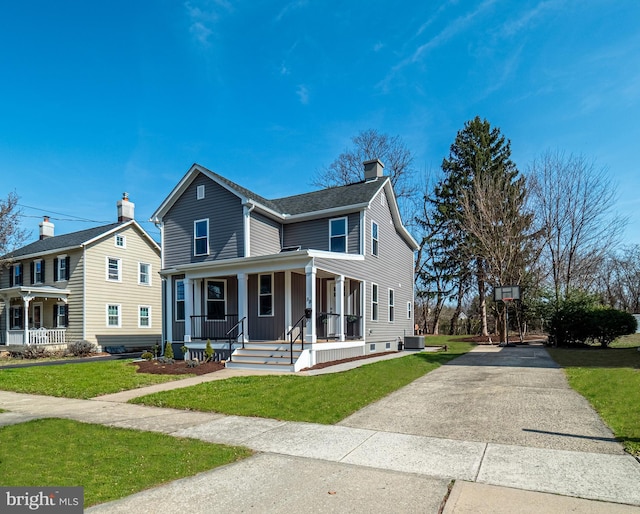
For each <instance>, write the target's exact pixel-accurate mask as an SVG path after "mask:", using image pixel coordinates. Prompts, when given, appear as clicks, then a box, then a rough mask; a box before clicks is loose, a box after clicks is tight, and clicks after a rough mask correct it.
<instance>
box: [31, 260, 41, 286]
mask: <svg viewBox="0 0 640 514" xmlns="http://www.w3.org/2000/svg"><path fill="white" fill-rule="evenodd" d="M32 275H33V276H32V281H31V282H32V283H33V284H42V283H43V282H44V261H43V260H42V259H39V260H37V261H33V273H32Z"/></svg>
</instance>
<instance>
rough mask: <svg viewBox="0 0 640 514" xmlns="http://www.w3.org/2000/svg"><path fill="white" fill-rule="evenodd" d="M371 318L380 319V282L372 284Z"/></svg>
mask: <svg viewBox="0 0 640 514" xmlns="http://www.w3.org/2000/svg"><path fill="white" fill-rule="evenodd" d="M371 319H372V320H373V321H378V284H371Z"/></svg>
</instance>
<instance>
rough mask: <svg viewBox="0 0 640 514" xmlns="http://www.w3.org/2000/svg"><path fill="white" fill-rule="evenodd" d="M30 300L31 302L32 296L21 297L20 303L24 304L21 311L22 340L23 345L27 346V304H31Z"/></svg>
mask: <svg viewBox="0 0 640 514" xmlns="http://www.w3.org/2000/svg"><path fill="white" fill-rule="evenodd" d="M31 300H33V297H32V296H23V297H22V303H23V304H24V305H23V309H22V311H23V312H22V317H23V318H24V321H23V323H24V324H23V326H24V339H23V340H22V343H23V344H29V304H30V303H31Z"/></svg>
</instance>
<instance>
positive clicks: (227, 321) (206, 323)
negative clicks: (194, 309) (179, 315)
mask: <svg viewBox="0 0 640 514" xmlns="http://www.w3.org/2000/svg"><path fill="white" fill-rule="evenodd" d="M237 323H238V315H237V314H227V315H225V316H224V318H220V319H210V318H209V317H207V316H206V315H204V316H200V315H198V316H191V339H201V340H206V339H211V340H212V341H216V340H220V341H222V340H226V339H227V338H228V335H227V333H228V332H229V331H230V330H232V329H233V327H234V325H236V324H237Z"/></svg>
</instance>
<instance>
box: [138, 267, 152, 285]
mask: <svg viewBox="0 0 640 514" xmlns="http://www.w3.org/2000/svg"><path fill="white" fill-rule="evenodd" d="M138 271H139V272H138V284H142V285H144V286H150V285H151V264H147V263H146V262H140V263H138Z"/></svg>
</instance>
